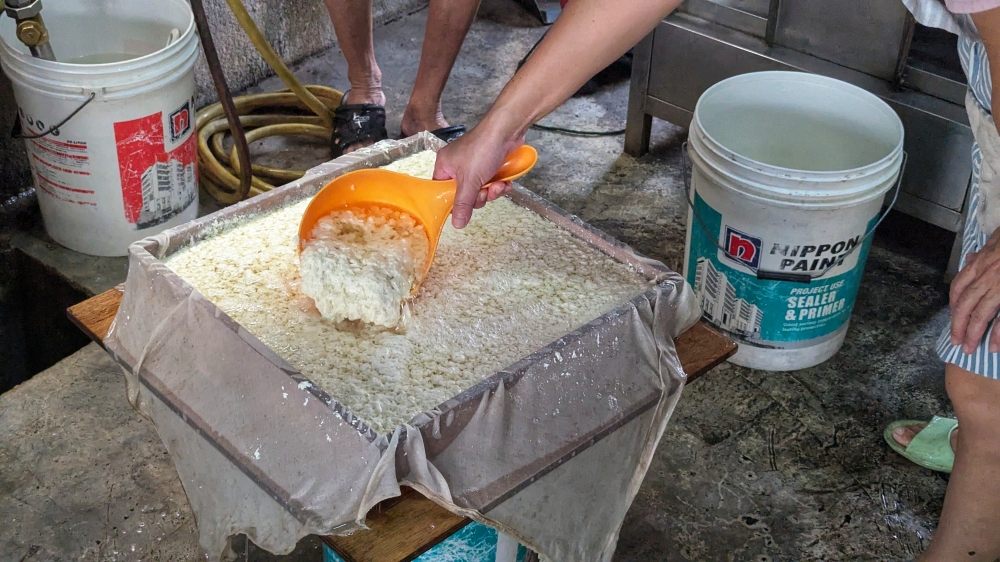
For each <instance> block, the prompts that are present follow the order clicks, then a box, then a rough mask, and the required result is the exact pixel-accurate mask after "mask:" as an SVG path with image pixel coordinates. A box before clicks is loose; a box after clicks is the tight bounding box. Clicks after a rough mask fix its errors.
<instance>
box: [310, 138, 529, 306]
mask: <svg viewBox="0 0 1000 562" xmlns="http://www.w3.org/2000/svg"><path fill="white" fill-rule="evenodd" d="M537 161H538V152H537V151H536V150H535V149H534V148H532V147H530V146H528V145H521V146H520V147H518V148H516V149H515V150H514V151H513V152H511V153H510V154H508V155H507V158H506V159H505V160H504V163H503V165H502V166H500V170H499V171H497V173H496V175H495V176H493V177H492V178H490V181H489V182H487V185H489V184H491V183H493V182H498V181H514V180H516V179H518V178H520V177H521V176H523V175H525V174H527V173H528V171H530V170H531V168H533V167H534V166H535V162H537ZM484 187H485V186H484ZM457 189H458V184H457V183H456V182H455V180H423V179H420V178H415V177H413V176H408V175H406V174H400V173H398V172H391V171H389V170H379V169H367V170H357V171H354V172H350V173H347V174H344V175H342V176H340V177H338V178H336V179H334V180H333V181H331V182H330V183H328V184H326V186H324V187H323V189H321V190H319V192H318V193H317V194H316V196H315V197H313V200H312V201H310V202H309V205H308V206H307V207H306V210H305V213H303V214H302V221H301V222H300V223H299V251H300V252H301V251H302V246H303V245H304V244H305V243H306V242H308V241H309V240H310V239H311V238H312V232H313V229H315V227H316V223H318V222H319V220H320V219H322V218H323V217H325V216H327V215H329V214H330V213H333V212H335V211H343V210H346V209H350V208H358V207H360V208H364V207H387V208H390V209H394V210H396V211H401V212H404V213H407V214H409V215H410V216H412V217H413V218H414V220H416V221H417V222H418V223H419V224H421V225H423V227H424V231H426V232H427V238H428V243H429V244H428V252H427V263H426V264H424V270H423V275H421V276H420V278H419V281H418V283H419V282H420V281H422V280H423V279H424V278H425V277H427V272H428V271H430V269H431V263H433V261H434V251H435V250H436V249H437V245H438V240H440V239H441V231H442V230H443V229H444V225H445V223H446V222H447V220H448V215H450V214H451V209H452V207H453V206H454V205H455V191H456V190H457ZM417 288H418V287H417V286H416V285H415V286H414V287H413V292H414V293H415V292H416V290H417Z"/></svg>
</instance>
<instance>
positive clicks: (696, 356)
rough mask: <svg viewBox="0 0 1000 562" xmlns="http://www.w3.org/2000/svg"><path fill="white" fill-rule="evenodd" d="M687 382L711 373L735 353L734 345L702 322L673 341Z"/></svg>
mask: <svg viewBox="0 0 1000 562" xmlns="http://www.w3.org/2000/svg"><path fill="white" fill-rule="evenodd" d="M674 346H675V347H676V348H677V356H678V357H679V358H680V360H681V365H682V366H683V367H684V372H685V373H687V376H688V378H687V382H691V381H693V380H695V379H697V378H698V377H700V376H702V375H704V374H705V373H707V372H709V371H711V370H712V369H714V368H715V367H717V366H718V365H720V364H722V362H723V361H725V360H726V359H729V358H730V357H732V356H733V354H734V353H736V343H735V342H733V341H732V340H730V339H729V338H727V337H725V336H723V335H722V334H720V333H719V332H716V331H715V330H714V329H712V328H711V327H709V325H708V324H706V323H705V321H704V320H702V321H700V322H698V323H697V324H695V325H694V326H693V327H692V328H691V329H690V330H688V331H686V332H684V333H683V334H681V335H680V336H678V337H677V339H676V340H674Z"/></svg>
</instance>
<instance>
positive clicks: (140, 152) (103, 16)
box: [0, 0, 198, 256]
mask: <svg viewBox="0 0 1000 562" xmlns="http://www.w3.org/2000/svg"><path fill="white" fill-rule="evenodd" d="M42 16H43V17H44V18H45V23H46V26H47V27H48V29H49V35H50V36H51V43H52V48H53V50H54V52H55V55H56V59H57V60H58V61H64V62H50V61H45V60H41V59H36V58H33V57H32V56H31V55H30V54H29V52H28V49H27V47H25V46H24V45H23V44H22V43H20V42H19V41H18V40H17V38H16V35H15V23H14V21H13V20H12V19H11V18H8V17H0V65H2V67H3V71H4V73H5V74H6V75H7V76H8V78H10V80H11V82H12V83H13V85H14V96H15V98H16V99H17V103H18V106H19V107H20V118H21V127H22V129H23V131H24V134H25V135H26V136H27V135H31V134H35V135H38V134H40V133H43V132H45V131H46V130H47V129H48V128H50V127H51V126H52V125H56V124H58V123H59V122H60V121H62V120H63V119H64V118H66V116H68V115H70V114H71V113H72V112H73V111H75V110H76V109H77V108H79V107H80V106H81V104H83V103H84V102H85V101H87V100H88V99H89V98H90V97H91V95H93V96H94V97H93V100H92V101H90V103H88V104H87V105H86V106H85V107H84V108H83V109H82V110H81V111H80V112H79V113H78V114H77V115H75V116H74V117H73V118H71V119H70V120H69V121H68V122H67V123H66V124H65V125H62V126H60V127H59V128H58V130H57V131H54V132H53V133H51V134H49V135H46V136H44V137H42V138H38V139H27V138H26V140H25V144H26V145H27V149H28V155H29V158H30V160H31V168H32V172H33V177H34V181H35V188H36V191H37V193H38V201H39V205H40V207H41V210H42V218H43V220H44V222H45V228H46V230H47V231H48V233H49V235H50V236H52V238H53V239H55V240H56V241H57V242H59V243H60V244H62V245H64V246H66V247H67V248H70V249H72V250H76V251H78V252H83V253H86V254H91V255H98V256H123V255H125V254H126V253H127V249H128V246H129V244H131V243H132V242H134V241H136V240H139V239H141V238H145V237H147V236H150V235H152V234H156V233H157V232H159V231H161V230H165V229H167V228H170V227H173V226H175V225H178V224H181V223H183V222H186V221H189V220H192V219H194V218H195V217H196V216H197V212H198V180H197V176H198V174H197V136H196V135H195V134H194V133H195V126H194V109H195V108H194V100H193V97H194V63H195V60H196V59H197V57H198V37H197V35H196V33H195V28H194V18H193V16H192V13H191V8H190V7H189V6H188V4H187V3H185V2H184V1H183V0H155V1H149V0H102V1H101V2H80V1H78V0H46V2H45V7H44V9H43V10H42ZM174 30H176V31H174ZM168 42H169V44H168ZM126 59H127V60H126ZM74 60H76V61H81V60H89V61H90V62H95V61H96V62H104V61H120V62H104V63H103V64H77V63H68V62H65V61H74Z"/></svg>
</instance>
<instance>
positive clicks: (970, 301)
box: [950, 8, 1000, 353]
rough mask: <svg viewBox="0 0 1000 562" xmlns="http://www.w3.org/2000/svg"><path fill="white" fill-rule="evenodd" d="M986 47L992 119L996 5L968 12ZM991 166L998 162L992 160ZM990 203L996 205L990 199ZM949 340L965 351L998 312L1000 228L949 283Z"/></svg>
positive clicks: (997, 70)
mask: <svg viewBox="0 0 1000 562" xmlns="http://www.w3.org/2000/svg"><path fill="white" fill-rule="evenodd" d="M972 21H973V22H974V23H975V24H976V28H977V29H978V30H979V36H980V37H982V39H983V44H984V45H985V46H986V57H987V59H989V65H990V70H991V71H992V73H991V79H992V81H993V84H992V88H993V100H992V102H993V107H992V109H991V111H992V113H993V118H994V119H998V118H1000V8H994V9H992V10H988V11H985V12H980V13H977V14H973V15H972ZM991 165H992V166H993V167H994V168H997V167H1000V162H993V163H991ZM990 204H992V205H996V204H1000V202H998V201H991V202H990ZM950 300H951V341H952V343H953V344H955V345H961V346H962V347H963V350H964V351H965V352H966V353H972V352H973V351H975V350H976V348H977V347H978V346H979V343H980V342H981V341H982V339H983V334H984V333H986V328H987V326H988V325H989V323H990V322H991V321H992V320H993V319H995V318H996V317H997V314H998V313H1000V230H997V231H996V232H994V233H993V234H992V236H990V238H989V240H987V241H986V245H985V246H984V247H983V248H982V249H981V250H980V251H978V252H974V253H970V254H969V255H968V256H967V257H966V261H965V267H964V268H963V269H962V270H961V271H959V272H958V275H957V276H956V277H955V279H954V281H952V282H951V293H950ZM989 350H990V352H991V353H996V352H998V351H1000V326H998V327H997V328H996V329H994V330H993V336H992V337H991V338H990V342H989Z"/></svg>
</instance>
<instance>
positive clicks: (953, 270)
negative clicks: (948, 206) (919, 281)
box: [944, 181, 972, 283]
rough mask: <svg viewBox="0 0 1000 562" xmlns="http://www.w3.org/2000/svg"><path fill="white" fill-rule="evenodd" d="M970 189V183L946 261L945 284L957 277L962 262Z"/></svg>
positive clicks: (966, 189) (970, 183)
mask: <svg viewBox="0 0 1000 562" xmlns="http://www.w3.org/2000/svg"><path fill="white" fill-rule="evenodd" d="M971 189H972V182H971V181H970V182H969V186H968V187H966V188H965V202H964V203H963V204H962V224H961V225H959V227H958V232H956V233H955V244H954V245H953V246H952V247H951V257H950V258H949V259H948V269H947V271H945V272H944V281H945V283H951V280H952V279H954V278H955V276H956V275H958V263H959V262H960V261H962V241H963V238H965V222H966V221H968V220H969V190H971Z"/></svg>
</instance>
